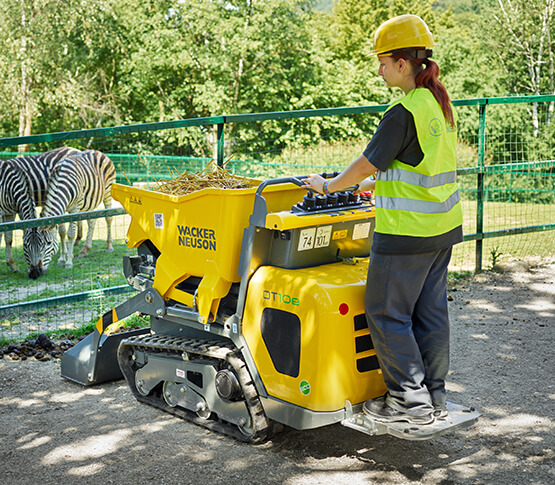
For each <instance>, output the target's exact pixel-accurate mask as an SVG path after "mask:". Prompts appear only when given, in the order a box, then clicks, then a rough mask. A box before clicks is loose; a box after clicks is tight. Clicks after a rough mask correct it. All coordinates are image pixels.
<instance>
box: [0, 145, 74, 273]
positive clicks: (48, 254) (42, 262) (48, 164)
mask: <svg viewBox="0 0 555 485" xmlns="http://www.w3.org/2000/svg"><path fill="white" fill-rule="evenodd" d="M78 153H80V152H79V150H76V149H75V148H70V147H61V148H56V149H54V150H50V151H47V152H44V153H40V154H38V155H29V156H23V157H17V158H12V159H10V160H6V161H4V162H1V163H2V169H1V170H0V216H2V215H3V217H1V219H3V220H4V221H5V222H11V221H13V220H14V219H15V215H16V214H19V218H20V219H21V220H25V219H34V218H36V217H37V214H36V207H38V206H40V205H42V204H43V202H44V199H45V194H46V186H47V184H48V179H49V178H50V175H51V173H52V171H53V170H54V167H55V166H56V165H57V163H58V162H59V161H60V160H63V159H64V158H65V157H66V156H68V155H70V154H78ZM37 231H38V229H37V228H32V229H27V230H26V231H25V233H24V235H23V253H24V256H25V259H26V261H27V264H28V266H29V271H28V274H29V277H31V278H36V277H38V276H40V275H41V274H44V272H45V271H46V268H47V267H48V264H49V263H50V261H51V259H52V257H53V256H54V254H55V253H56V252H57V251H58V241H57V240H56V238H55V237H53V235H52V234H46V235H45V236H44V237H43V236H39V235H37ZM5 234H6V235H5V239H6V261H7V263H8V266H10V268H11V269H12V270H13V271H18V268H17V266H16V265H15V263H14V262H13V256H12V249H11V245H12V240H13V234H12V232H11V231H10V232H6V233H5ZM37 238H38V239H40V238H42V242H41V250H40V251H35V250H32V249H31V246H30V244H29V242H30V241H31V240H38V239H37ZM32 246H33V247H35V246H36V245H35V244H34V243H33V245H32ZM41 255H42V258H41Z"/></svg>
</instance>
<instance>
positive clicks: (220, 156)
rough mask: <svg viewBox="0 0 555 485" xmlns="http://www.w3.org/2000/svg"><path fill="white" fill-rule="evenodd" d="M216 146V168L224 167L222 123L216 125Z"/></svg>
mask: <svg viewBox="0 0 555 485" xmlns="http://www.w3.org/2000/svg"><path fill="white" fill-rule="evenodd" d="M217 144H218V152H217V153H218V155H217V159H216V161H217V163H218V167H223V165H224V123H218V134H217Z"/></svg>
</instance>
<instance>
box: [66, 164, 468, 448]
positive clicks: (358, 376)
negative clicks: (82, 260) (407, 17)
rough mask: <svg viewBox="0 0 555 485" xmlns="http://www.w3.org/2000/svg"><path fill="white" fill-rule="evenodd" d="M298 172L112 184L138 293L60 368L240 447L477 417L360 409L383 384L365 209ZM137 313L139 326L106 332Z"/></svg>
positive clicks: (415, 435)
mask: <svg viewBox="0 0 555 485" xmlns="http://www.w3.org/2000/svg"><path fill="white" fill-rule="evenodd" d="M330 175H331V174H330ZM305 177H306V176H304V177H285V178H278V179H271V180H266V181H262V182H261V181H258V180H253V184H254V186H253V187H251V188H246V189H219V188H207V189H202V190H199V191H196V192H193V193H190V194H187V195H180V196H175V195H168V194H164V193H160V192H154V191H149V190H144V189H140V188H136V187H128V186H123V185H118V184H116V185H114V186H113V188H112V195H113V197H114V199H116V200H118V201H119V202H120V203H121V204H122V205H123V207H124V208H125V209H126V211H127V212H128V213H129V214H130V216H131V223H130V226H129V229H128V234H127V240H126V242H127V245H128V246H129V247H130V248H137V255H136V256H131V257H125V258H124V261H123V266H124V274H125V276H126V278H127V281H128V283H129V284H130V285H131V286H133V287H134V288H135V289H136V290H137V292H138V293H137V294H136V295H135V296H134V297H132V298H131V299H129V300H128V301H126V302H124V303H123V304H121V305H119V306H118V307H116V308H114V309H112V310H111V311H109V312H107V313H106V314H105V315H103V316H102V317H101V318H100V319H99V321H98V324H97V326H96V329H95V331H94V332H93V333H92V334H91V335H89V336H88V337H87V338H86V339H84V340H83V341H82V342H80V343H79V344H78V345H76V346H75V347H73V348H72V349H71V350H70V351H68V352H66V354H65V355H64V357H63V359H62V375H63V376H64V377H66V378H68V379H71V380H73V381H76V382H79V383H81V384H83V385H90V384H98V383H101V382H104V381H107V380H112V379H117V378H121V376H122V375H123V376H124V377H125V379H126V380H127V383H128V384H129V387H130V388H131V390H132V392H133V394H134V396H135V397H136V398H137V400H139V401H141V402H144V403H146V404H150V405H152V406H155V407H158V408H160V409H162V410H164V411H167V412H169V413H172V414H175V415H177V416H180V417H182V418H185V419H187V420H190V421H192V422H194V423H196V424H199V425H202V426H205V427H207V428H210V429H213V430H215V431H218V432H222V433H225V434H227V435H230V436H234V437H235V438H237V439H239V440H241V441H245V442H251V443H259V442H262V441H264V440H266V439H267V438H268V437H269V436H271V434H272V433H273V432H275V431H277V430H278V429H279V428H280V427H281V428H282V427H283V425H285V426H290V427H293V428H296V429H310V428H316V427H320V426H325V425H330V424H333V423H341V424H343V425H345V426H348V427H351V428H353V429H356V430H358V431H362V432H364V433H367V434H369V435H377V434H386V433H387V434H392V435H394V436H397V437H400V438H405V439H411V440H421V439H427V438H431V437H434V436H438V435H440V434H443V433H446V432H448V431H452V430H454V429H459V428H462V427H466V426H469V425H471V424H472V423H474V422H475V421H476V419H477V418H478V413H477V412H476V411H474V410H473V409H469V408H465V407H463V406H458V405H455V404H453V403H449V404H448V409H449V415H448V417H447V418H445V419H438V420H436V421H435V422H434V423H433V424H432V425H427V426H414V425H409V424H406V423H395V424H383V423H379V422H375V421H373V420H371V419H370V418H368V417H367V416H365V415H364V414H363V413H362V412H361V407H362V403H363V402H364V401H365V400H366V399H370V398H375V397H378V396H381V395H383V394H384V393H385V392H386V387H385V385H384V381H383V378H382V374H381V370H380V368H379V364H378V360H377V358H376V354H375V351H374V348H373V345H372V338H371V335H370V333H369V330H368V326H367V324H366V320H365V315H364V292H365V282H366V273H367V268H368V256H369V252H370V245H371V242H372V234H373V228H374V216H375V209H374V207H373V205H372V204H371V203H370V201H368V200H364V199H363V198H361V197H359V196H357V195H355V194H354V193H353V192H352V191H346V192H341V193H336V194H331V195H328V196H321V195H315V194H313V193H311V192H308V193H307V191H306V190H305V189H302V188H301V186H302V179H303V178H305ZM134 312H140V313H141V314H144V315H150V322H151V326H150V328H148V329H141V330H136V331H133V332H127V333H122V334H114V335H110V336H106V335H105V334H104V330H105V328H106V327H107V326H108V325H110V324H111V323H113V322H115V321H117V320H119V319H122V318H125V317H126V316H128V315H131V314H132V313H134Z"/></svg>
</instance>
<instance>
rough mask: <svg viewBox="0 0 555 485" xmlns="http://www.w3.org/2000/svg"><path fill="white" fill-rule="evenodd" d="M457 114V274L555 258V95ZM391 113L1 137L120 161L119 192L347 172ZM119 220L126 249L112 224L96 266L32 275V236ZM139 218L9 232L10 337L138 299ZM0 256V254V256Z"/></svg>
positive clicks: (259, 117)
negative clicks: (27, 247) (213, 166)
mask: <svg viewBox="0 0 555 485" xmlns="http://www.w3.org/2000/svg"><path fill="white" fill-rule="evenodd" d="M454 104H455V105H456V107H457V112H458V113H459V121H458V128H459V136H460V142H459V150H458V157H459V167H460V168H459V169H458V181H459V185H460V189H461V194H462V203H463V212H464V234H465V235H464V242H463V243H462V244H459V245H457V246H456V247H455V250H454V252H453V258H452V264H451V270H452V271H481V270H482V269H483V268H484V267H485V266H488V265H490V264H492V263H493V262H495V261H499V260H503V259H515V258H527V259H529V258H533V259H534V260H542V259H545V258H553V256H554V255H555V237H554V236H555V233H553V232H552V231H553V229H555V154H554V145H555V123H554V121H553V114H554V106H555V95H551V96H527V97H510V98H481V99H469V100H457V101H455V102H454ZM386 108H387V106H385V105H376V106H363V107H354V108H332V109H318V110H304V111H288V112H277V113H256V114H247V115H230V116H216V117H209V118H199V119H192V120H178V121H169V122H163V123H148V124H140V125H130V126H119V127H111V128H98V129H91V130H81V131H71V132H61V133H49V134H43V135H35V136H29V137H15V138H4V139H0V159H8V158H13V157H14V156H16V155H17V154H18V147H24V148H25V153H26V154H28V153H40V152H43V151H46V150H49V149H51V148H54V147H57V146H62V145H68V146H73V147H75V148H79V149H88V148H94V149H97V150H100V151H103V152H104V153H106V154H107V155H108V156H110V158H111V159H112V160H113V161H114V164H115V165H116V170H117V181H118V182H119V183H125V184H127V183H129V182H131V183H135V182H142V183H156V182H155V181H156V180H160V179H163V178H165V179H168V178H171V177H173V176H175V173H181V172H183V171H185V170H187V171H188V172H197V171H199V170H201V169H203V168H204V167H205V166H206V165H207V163H209V162H211V161H212V160H213V161H215V162H217V163H218V164H220V165H222V164H224V163H225V166H226V168H228V169H230V170H232V171H234V172H235V173H237V174H241V175H248V176H254V177H258V178H269V177H275V176H284V175H302V174H306V173H310V172H323V171H330V170H341V169H342V168H343V167H345V166H346V165H347V164H348V163H349V162H350V161H352V160H353V159H354V158H356V157H357V156H358V155H359V154H360V153H361V152H362V150H363V149H364V147H365V145H366V143H367V142H368V140H369V138H370V136H371V134H372V133H373V130H374V129H375V127H376V126H377V123H378V122H379V119H380V118H381V113H382V112H383V111H385V109H386ZM107 215H112V216H114V221H115V238H114V246H115V248H116V250H115V252H114V253H113V254H110V253H105V252H104V251H103V247H102V238H103V236H104V233H105V225H103V223H102V221H103V219H100V221H101V222H99V224H97V225H98V226H99V227H98V230H97V233H98V235H97V237H96V239H95V241H94V245H93V251H92V255H91V257H85V258H80V259H75V260H74V262H75V267H74V268H73V269H72V270H65V268H58V267H56V264H55V262H53V263H52V264H51V265H50V267H49V269H48V273H47V275H46V276H44V277H41V278H39V279H38V280H36V281H34V280H29V279H28V278H27V277H26V272H25V271H24V270H23V269H24V268H25V262H24V260H23V254H22V250H21V234H22V229H24V228H25V227H31V226H33V225H45V224H52V223H53V222H56V223H60V222H65V223H67V222H69V221H70V220H78V219H80V220H87V219H90V218H104V217H106V216H107ZM128 221H129V218H128V216H127V215H126V214H125V211H124V210H123V209H122V208H121V207H115V208H112V209H110V210H106V209H103V210H99V211H92V212H90V213H82V214H77V215H71V216H70V215H66V216H61V217H60V218H49V219H48V220H45V219H36V220H32V221H18V222H14V223H9V224H6V223H4V224H0V235H2V233H4V232H6V231H8V230H13V231H14V236H15V241H14V254H15V257H16V262H17V264H18V265H19V267H20V268H21V269H22V271H20V272H19V273H12V272H11V271H10V270H9V269H8V268H7V265H5V264H0V279H2V281H3V283H2V285H1V287H0V339H13V338H21V337H24V336H26V335H27V334H29V333H32V332H38V331H51V330H59V329H62V328H66V327H78V326H81V325H83V324H85V323H90V322H92V321H95V320H96V319H97V318H98V316H99V315H100V314H101V313H102V312H103V311H104V310H106V309H108V308H110V307H111V306H113V305H115V304H117V303H118V302H119V301H121V300H122V299H124V298H126V296H125V295H124V294H123V293H125V292H127V291H129V288H128V286H127V285H126V282H125V279H124V277H123V275H122V271H121V257H122V256H123V255H124V254H126V253H129V250H128V249H127V247H126V246H125V245H124V238H125V232H126V227H127V225H128ZM0 252H1V250H0Z"/></svg>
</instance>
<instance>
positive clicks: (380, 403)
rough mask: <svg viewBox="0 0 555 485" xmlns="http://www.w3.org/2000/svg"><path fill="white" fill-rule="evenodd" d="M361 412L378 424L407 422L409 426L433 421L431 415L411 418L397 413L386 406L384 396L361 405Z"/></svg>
mask: <svg viewBox="0 0 555 485" xmlns="http://www.w3.org/2000/svg"><path fill="white" fill-rule="evenodd" d="M362 411H363V412H364V414H366V415H367V416H369V417H371V418H372V419H374V420H375V421H378V422H380V423H397V422H407V423H410V424H432V423H433V422H434V419H435V416H434V414H433V413H430V414H425V415H423V416H413V415H412V414H407V413H404V412H402V411H397V410H396V409H393V408H392V407H391V406H389V405H388V404H387V402H386V400H385V396H382V397H379V398H377V399H369V400H368V401H366V402H365V403H364V404H363V405H362Z"/></svg>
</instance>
